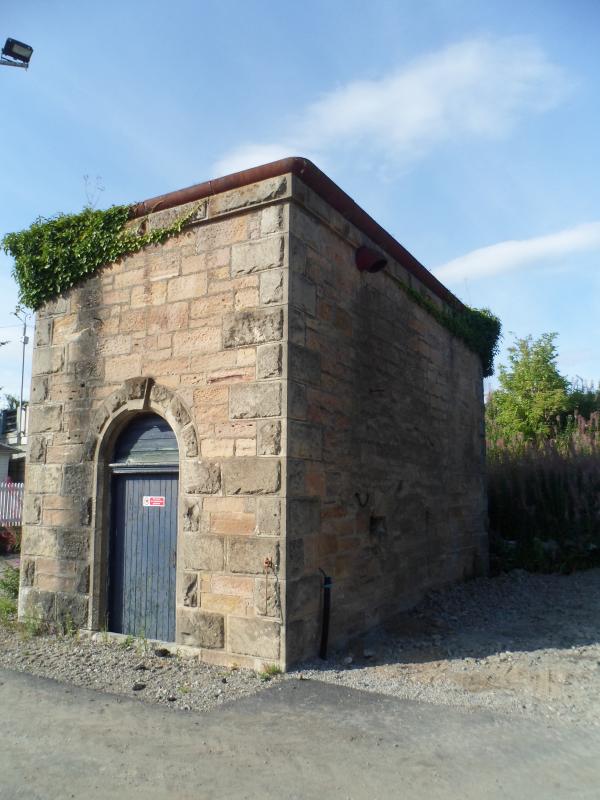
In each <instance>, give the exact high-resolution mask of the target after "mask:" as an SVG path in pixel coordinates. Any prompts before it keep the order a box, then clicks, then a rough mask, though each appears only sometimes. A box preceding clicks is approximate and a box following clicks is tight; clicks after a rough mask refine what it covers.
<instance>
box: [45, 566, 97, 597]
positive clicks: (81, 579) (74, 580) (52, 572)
mask: <svg viewBox="0 0 600 800" xmlns="http://www.w3.org/2000/svg"><path fill="white" fill-rule="evenodd" d="M88 577H89V573H88V567H87V564H82V563H81V562H78V561H74V560H68V559H58V558H38V559H37V561H36V565H35V586H36V588H37V589H39V590H40V591H48V592H67V593H68V592H80V593H83V594H85V593H86V592H87V590H88V586H87V583H88Z"/></svg>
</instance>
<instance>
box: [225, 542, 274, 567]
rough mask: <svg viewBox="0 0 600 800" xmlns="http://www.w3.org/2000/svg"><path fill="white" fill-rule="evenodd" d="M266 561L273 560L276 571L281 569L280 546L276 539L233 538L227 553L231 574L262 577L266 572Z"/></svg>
mask: <svg viewBox="0 0 600 800" xmlns="http://www.w3.org/2000/svg"><path fill="white" fill-rule="evenodd" d="M265 559H271V561H272V562H273V565H274V567H275V569H276V570H277V569H278V567H279V544H278V543H277V540H275V539H266V538H263V539H260V538H254V537H252V538H248V537H231V538H230V539H229V547H228V553H227V566H228V568H229V571H230V572H234V573H235V572H242V573H244V574H246V575H261V574H262V573H264V571H265Z"/></svg>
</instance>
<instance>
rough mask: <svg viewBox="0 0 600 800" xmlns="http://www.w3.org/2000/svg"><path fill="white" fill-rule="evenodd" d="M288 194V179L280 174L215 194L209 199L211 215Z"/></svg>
mask: <svg viewBox="0 0 600 800" xmlns="http://www.w3.org/2000/svg"><path fill="white" fill-rule="evenodd" d="M287 194H288V179H287V177H286V176H285V175H279V176H277V177H276V178H268V179H267V180H264V181H258V182H257V183H251V184H249V185H248V186H242V187H240V188H239V189H232V190H231V191H229V192H222V193H221V194H217V195H214V196H213V197H211V198H210V200H209V215H210V216H211V217H214V216H217V215H219V214H224V213H226V212H228V211H235V210H237V209H240V208H248V207H250V206H254V205H257V204H259V203H266V202H269V201H270V200H277V199H278V198H280V197H285V196H286V195H287Z"/></svg>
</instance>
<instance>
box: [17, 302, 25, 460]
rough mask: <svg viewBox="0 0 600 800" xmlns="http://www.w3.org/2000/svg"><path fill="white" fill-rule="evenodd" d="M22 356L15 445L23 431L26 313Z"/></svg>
mask: <svg viewBox="0 0 600 800" xmlns="http://www.w3.org/2000/svg"><path fill="white" fill-rule="evenodd" d="M22 341H23V357H22V358H21V394H20V395H19V422H18V432H17V445H20V444H21V436H22V433H23V424H22V423H23V382H24V380H25V346H26V345H27V315H25V316H24V317H23V339H22Z"/></svg>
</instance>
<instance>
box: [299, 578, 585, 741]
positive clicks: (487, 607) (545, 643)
mask: <svg viewBox="0 0 600 800" xmlns="http://www.w3.org/2000/svg"><path fill="white" fill-rule="evenodd" d="M311 666H312V667H313V668H312V669H310V668H309V669H304V670H303V673H302V674H303V675H304V676H305V677H307V678H308V677H310V678H318V679H319V680H327V681H333V682H336V683H340V684H342V685H345V686H352V687H354V688H357V689H364V690H367V691H373V692H380V693H383V694H389V695H394V696H396V697H402V698H407V699H411V700H421V701H425V702H428V703H436V704H447V705H454V706H466V707H477V708H487V709H490V710H494V711H499V712H502V713H510V714H520V715H524V716H534V717H539V716H542V717H545V718H549V719H557V718H558V719H562V720H565V721H569V722H576V723H584V724H588V725H589V724H591V725H596V726H600V570H598V569H595V570H589V571H586V572H579V573H575V574H573V575H531V574H528V573H526V572H524V571H521V570H515V571H513V572H511V573H509V574H508V575H502V576H500V577H496V578H483V579H479V580H475V581H471V582H469V583H464V584H461V585H457V586H455V587H453V588H451V589H448V590H446V591H444V592H436V593H433V594H431V595H430V596H429V597H428V598H427V599H426V601H425V602H424V603H423V604H422V605H421V606H419V607H418V608H417V609H416V610H415V611H412V612H410V613H408V614H405V615H403V616H402V617H401V618H399V619H398V620H397V621H396V624H395V625H394V628H393V629H388V630H387V631H385V632H377V633H376V634H374V635H373V636H371V637H367V638H366V639H364V640H362V641H361V642H358V643H356V645H355V647H353V648H350V649H349V650H348V651H347V652H346V653H344V654H338V656H337V658H336V659H335V661H334V663H331V664H329V665H328V666H327V667H326V668H325V669H324V668H323V666H321V665H317V664H314V665H311Z"/></svg>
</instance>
